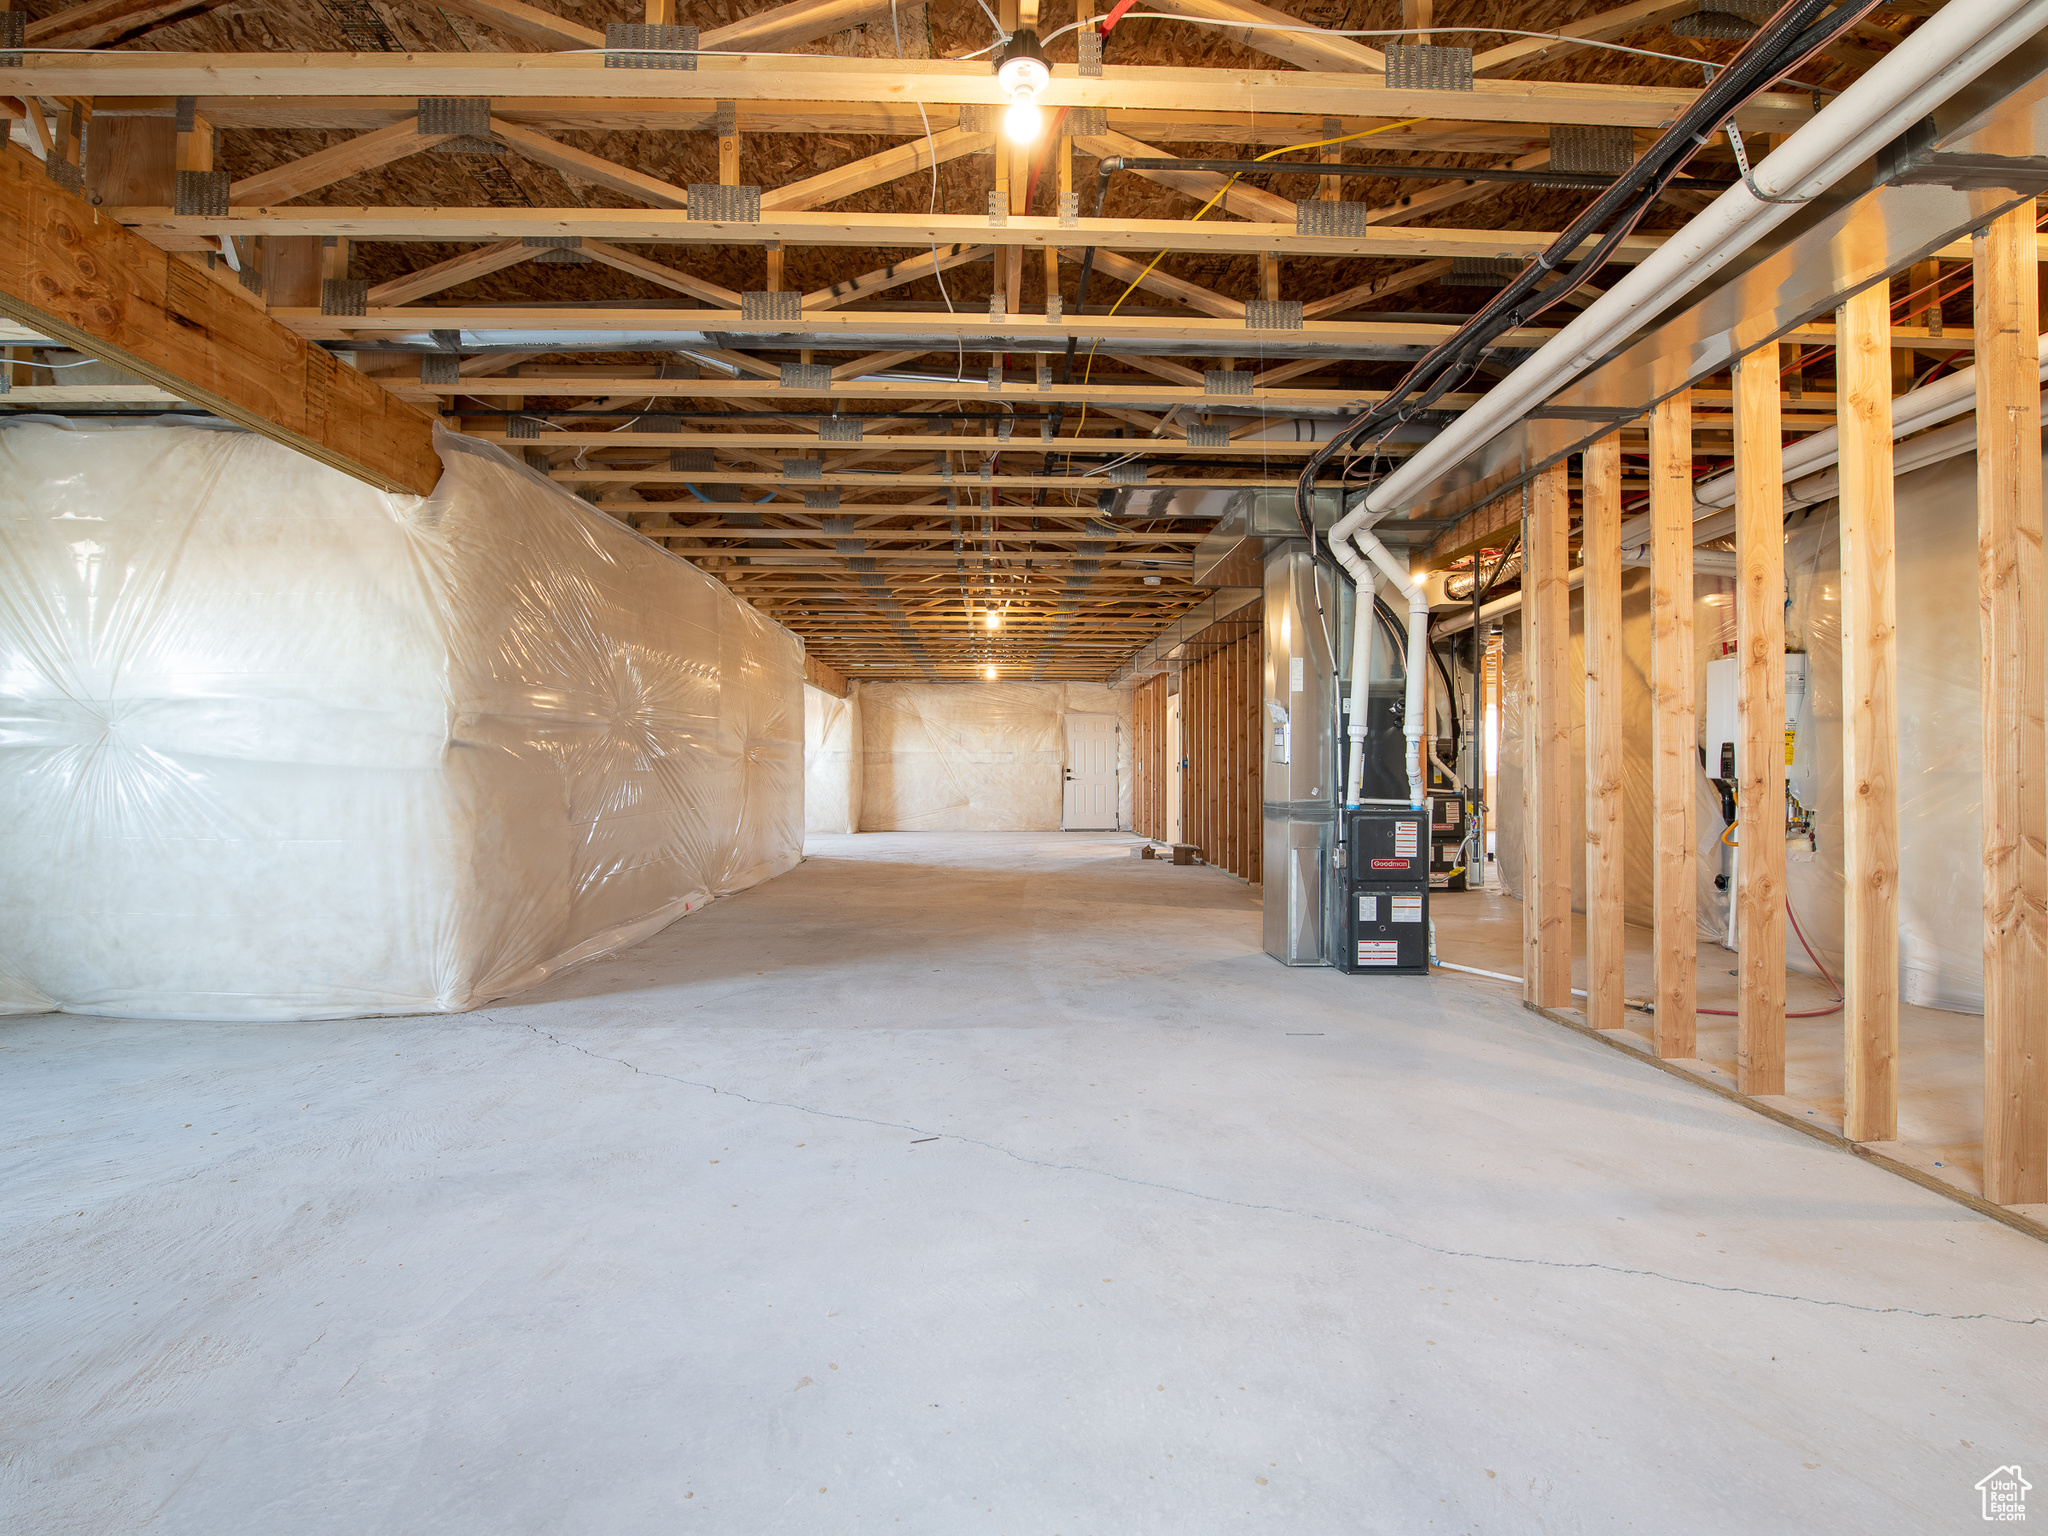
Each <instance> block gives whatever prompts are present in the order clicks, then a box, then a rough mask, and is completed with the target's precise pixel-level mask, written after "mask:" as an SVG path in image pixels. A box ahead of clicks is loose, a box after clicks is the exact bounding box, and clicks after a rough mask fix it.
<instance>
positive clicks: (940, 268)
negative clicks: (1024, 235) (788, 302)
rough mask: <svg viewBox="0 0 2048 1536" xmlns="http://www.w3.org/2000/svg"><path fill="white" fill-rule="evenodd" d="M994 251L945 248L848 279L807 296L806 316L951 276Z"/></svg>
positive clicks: (984, 247) (987, 247)
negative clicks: (931, 278)
mask: <svg viewBox="0 0 2048 1536" xmlns="http://www.w3.org/2000/svg"><path fill="white" fill-rule="evenodd" d="M995 249H996V248H995V247H994V246H992V245H949V246H942V247H940V248H939V249H937V250H934V251H927V252H925V254H924V255H922V256H913V257H912V258H911V259H910V260H909V261H899V262H896V263H893V264H892V265H890V266H886V267H877V268H876V269H875V270H874V271H872V272H863V273H862V274H861V275H860V276H859V277H853V278H848V279H847V280H846V281H845V282H843V283H834V284H833V285H832V286H831V287H829V288H820V289H818V290H816V291H815V292H812V293H807V294H805V295H804V298H803V309H804V313H805V314H810V313H812V312H813V311H816V310H821V309H837V308H838V307H839V306H840V305H842V304H851V303H853V302H854V300H856V299H864V298H866V297H868V296H869V295H870V294H875V293H882V292H885V291H887V290H888V289H891V288H900V287H902V286H903V285H904V284H905V283H914V282H916V281H918V280H919V279H920V278H926V277H933V276H936V275H937V274H938V273H941V272H950V271H952V270H953V269H954V268H955V267H964V266H966V265H967V264H968V263H970V262H976V261H987V260H988V259H989V257H991V256H993V255H994V254H995Z"/></svg>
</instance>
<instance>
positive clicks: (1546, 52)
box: [1472, 0, 1700, 80]
mask: <svg viewBox="0 0 2048 1536" xmlns="http://www.w3.org/2000/svg"><path fill="white" fill-rule="evenodd" d="M1699 8H1700V6H1699V0H1637V3H1636V4H1634V5H1624V6H1618V7H1616V8H1615V9H1614V10H1611V11H1602V12H1600V14H1598V15H1597V16H1588V17H1586V18H1584V19H1583V20H1581V21H1571V22H1566V23H1565V24H1564V25H1563V26H1561V27H1551V28H1549V30H1550V31H1552V32H1559V33H1562V34H1564V36H1565V37H1566V38H1570V39H1572V41H1569V42H1566V41H1560V40H1557V39H1553V38H1542V37H1517V38H1511V39H1510V40H1509V41H1507V42H1505V43H1503V44H1501V46H1500V47H1498V48H1489V49H1487V50H1486V51H1485V52H1484V53H1481V54H1479V55H1477V56H1476V57H1475V58H1474V59H1473V60H1472V75H1473V78H1474V79H1478V80H1489V79H1500V78H1502V77H1503V76H1507V75H1514V74H1519V73H1520V72H1521V71H1523V70H1525V69H1534V68H1535V67H1536V66H1537V65H1539V64H1548V63H1550V62H1551V61H1552V60H1554V59H1561V58H1563V57H1565V56H1566V55H1567V54H1572V53H1578V52H1581V51H1583V50H1584V48H1585V46H1586V44H1588V43H1592V42H1608V41H1611V40H1612V39H1614V38H1617V37H1620V36H1622V35H1623V34H1624V33H1628V32H1639V31H1642V30H1644V29H1646V28H1649V27H1658V26H1662V25H1663V24H1664V23H1665V22H1667V21H1670V20H1671V19H1672V18H1673V17H1677V16H1690V15H1691V14H1692V13H1693V12H1695V11H1697V10H1698V9H1699Z"/></svg>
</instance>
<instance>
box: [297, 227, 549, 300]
mask: <svg viewBox="0 0 2048 1536" xmlns="http://www.w3.org/2000/svg"><path fill="white" fill-rule="evenodd" d="M537 254H538V253H537V252H535V251H532V250H529V249H528V248H527V245H526V242H525V241H524V240H500V241H498V242H497V244H495V245H480V246H477V247H476V248H475V249H474V250H468V251H464V252H463V253H462V254H461V255H460V256H451V257H449V258H448V259H447V260H446V261H437V262H435V263H434V264H433V265H432V266H431V267H422V268H420V270H419V271H417V272H408V273H407V274H406V275H405V276H404V277H394V278H392V279H391V280H390V281H389V282H383V283H379V284H377V286H376V287H374V288H372V289H371V290H370V293H369V299H368V302H369V303H371V304H374V305H375V306H376V307H377V308H379V309H383V308H386V307H387V306H390V305H397V304H410V303H412V302H413V300H415V299H423V298H425V297H426V296H427V295H428V294H430V293H440V292H441V291H443V290H444V289H448V288H453V287H455V286H456V285H457V284H459V283H466V282H468V281H469V280H470V279H471V278H476V277H482V276H484V275H485V274H487V273H491V272H499V271H503V270H504V269H505V268H506V267H511V266H517V265H518V264H519V263H520V262H522V261H525V260H527V259H528V258H530V257H532V256H534V255H537ZM317 292H318V289H317V287H316V289H315V293H316V294H317ZM272 301H273V303H275V304H277V305H278V307H280V308H286V307H298V306H300V305H304V303H305V300H303V299H300V300H298V301H296V303H292V302H290V301H287V300H286V299H284V298H283V297H282V296H281V295H278V294H275V293H273V294H272Z"/></svg>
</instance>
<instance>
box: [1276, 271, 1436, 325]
mask: <svg viewBox="0 0 2048 1536" xmlns="http://www.w3.org/2000/svg"><path fill="white" fill-rule="evenodd" d="M1450 270H1451V263H1450V261H1449V260H1448V259H1444V260H1439V261H1424V262H1419V263H1417V264H1416V265H1414V266H1412V267H1409V268H1407V269H1406V270H1404V271H1400V272H1395V273H1392V274H1390V275H1389V276H1386V277H1379V278H1374V279H1373V280H1372V281H1371V282H1369V283H1360V284H1358V285H1357V286H1356V287H1354V288H1346V289H1345V290H1344V291H1343V292H1341V293H1333V294H1331V295H1330V296H1329V297H1328V298H1325V299H1317V300H1315V301H1314V302H1313V303H1309V304H1304V305H1302V306H1301V317H1302V319H1304V320H1320V319H1322V318H1323V317H1324V316H1326V315H1341V314H1343V313H1344V312H1345V311H1346V310H1350V309H1356V308H1358V306H1359V305H1361V304H1367V303H1370V302H1371V301H1372V300H1374V299H1384V298H1386V297H1387V296H1388V295H1389V294H1395V293H1404V292H1406V291H1407V290H1408V289H1410V288H1420V287H1421V286H1422V285H1423V284H1424V283H1433V282H1435V281H1436V280H1437V279H1438V278H1440V277H1442V276H1444V275H1445V274H1446V273H1448V272H1449V271H1450Z"/></svg>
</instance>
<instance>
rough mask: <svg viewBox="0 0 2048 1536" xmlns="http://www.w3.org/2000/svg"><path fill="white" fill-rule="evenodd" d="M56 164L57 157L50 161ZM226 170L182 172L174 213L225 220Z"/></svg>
mask: <svg viewBox="0 0 2048 1536" xmlns="http://www.w3.org/2000/svg"><path fill="white" fill-rule="evenodd" d="M48 163H49V164H50V165H53V166H54V165H56V164H58V163H59V162H58V161H57V160H55V159H54V158H53V159H51V160H50V161H49V162H48ZM228 186H229V182H228V173H227V172H226V171H180V172H178V180H177V190H176V192H175V193H174V194H173V195H174V196H175V198H176V201H175V202H174V203H173V204H172V205H171V211H172V212H173V213H175V214H177V215H178V216H179V217H180V218H198V219H224V218H226V217H227V215H228Z"/></svg>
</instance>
